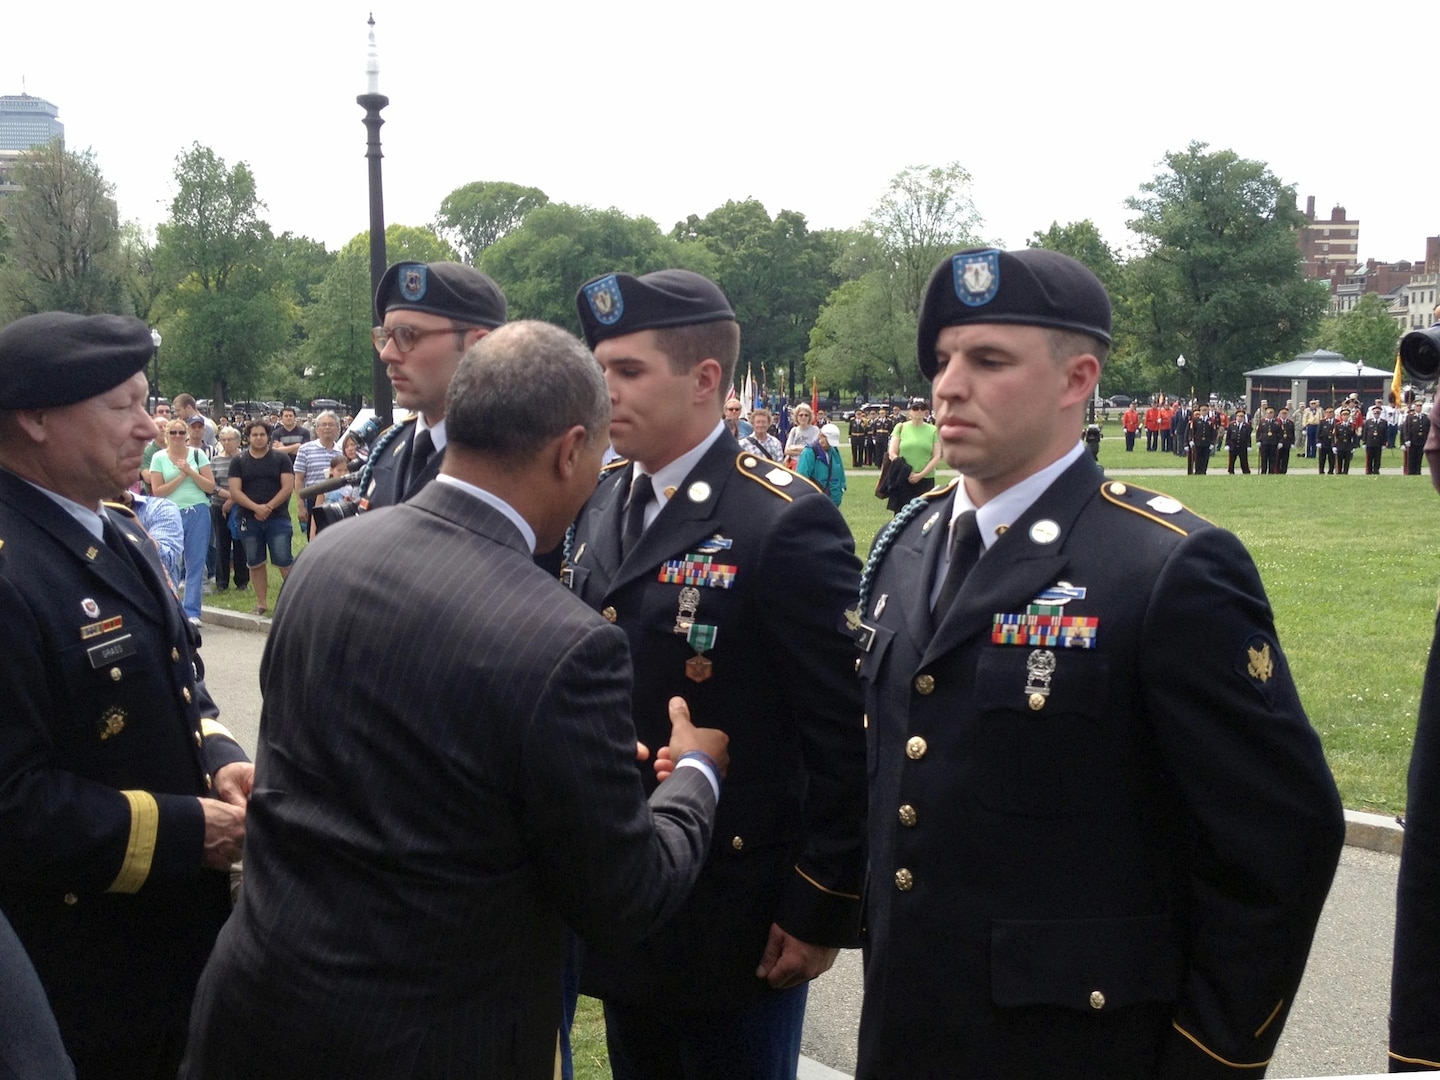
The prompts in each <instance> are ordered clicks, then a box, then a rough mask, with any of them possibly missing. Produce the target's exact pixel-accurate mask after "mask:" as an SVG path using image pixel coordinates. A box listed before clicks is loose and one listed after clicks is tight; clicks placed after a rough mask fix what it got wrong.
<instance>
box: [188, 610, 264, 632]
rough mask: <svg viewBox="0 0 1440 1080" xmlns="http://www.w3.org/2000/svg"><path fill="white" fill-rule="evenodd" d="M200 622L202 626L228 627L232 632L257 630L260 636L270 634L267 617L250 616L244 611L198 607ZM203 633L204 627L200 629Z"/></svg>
mask: <svg viewBox="0 0 1440 1080" xmlns="http://www.w3.org/2000/svg"><path fill="white" fill-rule="evenodd" d="M200 621H201V622H202V623H204V626H228V627H230V628H231V629H232V630H258V631H259V632H260V633H262V634H268V633H269V632H270V616H269V615H251V614H249V613H248V612H244V611H231V610H230V609H229V608H218V607H205V606H204V605H203V604H202V605H201V607H200ZM201 632H202V633H203V632H204V627H203V626H202V627H201Z"/></svg>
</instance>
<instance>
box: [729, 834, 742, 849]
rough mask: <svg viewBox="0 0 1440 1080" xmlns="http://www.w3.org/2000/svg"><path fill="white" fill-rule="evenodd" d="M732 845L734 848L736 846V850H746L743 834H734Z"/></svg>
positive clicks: (731, 839)
mask: <svg viewBox="0 0 1440 1080" xmlns="http://www.w3.org/2000/svg"><path fill="white" fill-rule="evenodd" d="M730 846H731V847H732V848H734V849H735V850H736V851H744V850H745V838H744V837H743V836H732V837H731V838H730Z"/></svg>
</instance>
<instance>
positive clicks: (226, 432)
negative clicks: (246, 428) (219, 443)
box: [215, 424, 240, 439]
mask: <svg viewBox="0 0 1440 1080" xmlns="http://www.w3.org/2000/svg"><path fill="white" fill-rule="evenodd" d="M230 435H234V436H235V438H237V439H238V438H240V432H239V430H238V429H236V428H233V427H231V426H230V425H229V424H226V425H225V426H224V427H222V428H221V429H220V430H219V431H217V432H216V433H215V438H217V439H223V438H226V437H227V436H230Z"/></svg>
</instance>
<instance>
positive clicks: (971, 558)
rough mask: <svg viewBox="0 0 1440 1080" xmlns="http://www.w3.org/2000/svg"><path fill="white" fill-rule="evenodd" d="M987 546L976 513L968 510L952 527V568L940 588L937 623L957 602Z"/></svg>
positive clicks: (937, 602)
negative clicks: (961, 587)
mask: <svg viewBox="0 0 1440 1080" xmlns="http://www.w3.org/2000/svg"><path fill="white" fill-rule="evenodd" d="M984 550H985V545H984V544H983V543H982V542H981V540H980V526H979V525H978V524H976V521H975V511H974V510H966V511H965V512H964V513H963V514H961V515H960V516H959V517H958V518H956V519H955V523H954V524H953V525H951V526H950V568H949V569H948V570H947V571H945V582H944V584H942V585H941V586H940V596H939V597H938V598H937V599H936V601H935V611H934V616H935V622H936V624H939V622H940V620H942V619H943V618H944V617H945V613H946V612H947V611H949V610H950V605H951V604H952V603H954V602H955V594H956V593H958V592H959V591H960V586H961V585H964V584H965V578H966V576H967V575H968V574H969V573H970V571H971V570H972V569H973V568H974V566H975V564H976V563H977V562H979V561H980V555H981V553H982V552H983V551H984Z"/></svg>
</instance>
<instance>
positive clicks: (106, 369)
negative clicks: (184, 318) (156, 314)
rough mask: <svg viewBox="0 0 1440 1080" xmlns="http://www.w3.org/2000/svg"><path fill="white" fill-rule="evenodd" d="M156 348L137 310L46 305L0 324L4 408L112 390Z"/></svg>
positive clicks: (64, 401)
mask: <svg viewBox="0 0 1440 1080" xmlns="http://www.w3.org/2000/svg"><path fill="white" fill-rule="evenodd" d="M154 353H155V341H154V339H152V338H151V337H150V328H149V327H148V326H146V325H145V324H144V323H143V322H141V321H140V320H139V319H137V318H135V317H134V316H133V315H72V314H70V313H69V312H66V311H43V312H41V313H40V314H38V315H26V316H25V317H24V318H22V319H16V320H15V321H14V322H12V323H11V324H10V325H9V326H7V327H5V328H4V329H3V330H0V409H52V408H59V407H60V406H62V405H73V404H75V403H76V402H77V401H85V400H87V399H89V398H92V397H95V396H96V395H97V394H103V393H105V391H107V390H113V389H115V387H117V386H119V385H120V384H121V383H123V382H124V381H125V380H126V379H128V378H130V376H132V375H134V374H135V373H136V372H137V371H141V370H143V369H144V367H145V365H146V363H147V362H149V360H150V357H151V356H153V355H154Z"/></svg>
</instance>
